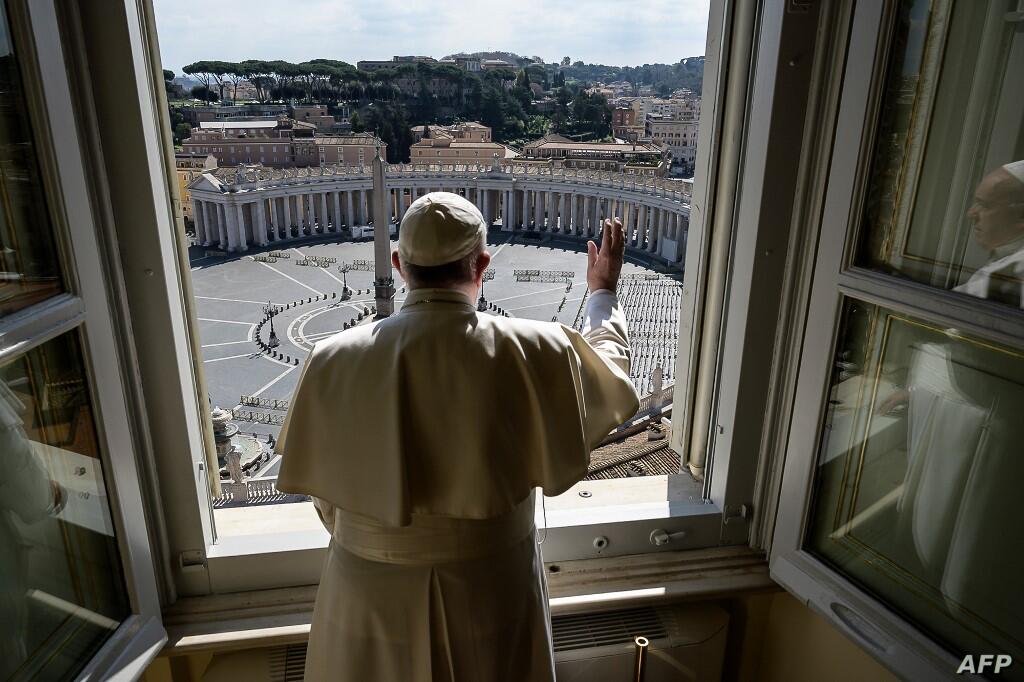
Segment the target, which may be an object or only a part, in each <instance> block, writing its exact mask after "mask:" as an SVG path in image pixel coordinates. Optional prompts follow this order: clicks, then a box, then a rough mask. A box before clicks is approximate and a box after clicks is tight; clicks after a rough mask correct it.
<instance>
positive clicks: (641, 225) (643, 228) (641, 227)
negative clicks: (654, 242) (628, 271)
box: [633, 204, 647, 248]
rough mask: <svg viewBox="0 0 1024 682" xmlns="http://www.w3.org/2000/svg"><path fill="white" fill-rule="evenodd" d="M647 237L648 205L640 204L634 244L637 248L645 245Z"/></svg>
mask: <svg viewBox="0 0 1024 682" xmlns="http://www.w3.org/2000/svg"><path fill="white" fill-rule="evenodd" d="M646 238H647V206H645V205H644V204H640V206H639V208H637V212H636V236H635V237H634V239H633V246H636V247H637V248H639V247H642V246H643V245H644V239H646Z"/></svg>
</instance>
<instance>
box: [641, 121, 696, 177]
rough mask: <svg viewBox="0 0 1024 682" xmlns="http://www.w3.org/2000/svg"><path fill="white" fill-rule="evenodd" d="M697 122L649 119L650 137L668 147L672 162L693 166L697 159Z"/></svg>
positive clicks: (648, 132) (648, 130)
mask: <svg viewBox="0 0 1024 682" xmlns="http://www.w3.org/2000/svg"><path fill="white" fill-rule="evenodd" d="M698 125H699V124H698V123H697V121H676V120H671V119H663V118H660V117H658V116H648V117H647V128H646V132H647V135H648V137H649V138H650V139H651V140H653V141H654V142H657V143H659V144H662V145H664V146H666V147H668V150H669V152H671V154H672V161H674V162H676V163H681V164H683V165H684V166H690V167H692V166H693V163H694V161H695V160H696V158H697V127H698Z"/></svg>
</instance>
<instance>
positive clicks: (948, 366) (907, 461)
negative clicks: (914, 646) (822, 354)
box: [807, 301, 1024, 679]
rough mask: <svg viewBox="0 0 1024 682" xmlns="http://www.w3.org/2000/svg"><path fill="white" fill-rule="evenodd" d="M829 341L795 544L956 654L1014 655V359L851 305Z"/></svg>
mask: <svg viewBox="0 0 1024 682" xmlns="http://www.w3.org/2000/svg"><path fill="white" fill-rule="evenodd" d="M839 339H840V341H839V346H838V352H837V353H836V358H835V367H834V374H833V378H832V388H831V393H830V395H829V398H830V399H829V408H828V416H827V422H826V424H825V426H824V431H823V434H824V435H823V441H822V446H821V452H820V461H819V463H818V472H817V483H816V491H815V499H814V506H813V510H814V511H813V516H812V519H811V523H810V525H809V531H808V533H809V534H808V537H807V544H808V545H809V549H810V550H811V551H812V552H814V553H816V554H818V555H819V556H821V557H823V558H824V559H825V560H826V561H828V562H830V563H832V564H833V565H835V566H836V567H837V568H838V569H839V570H840V571H842V572H843V573H844V574H846V575H847V576H849V577H850V578H852V579H853V580H854V581H856V582H858V583H860V584H861V585H862V586H863V587H865V588H866V589H868V590H869V591H871V592H874V593H875V594H876V595H878V596H879V597H880V598H881V599H882V600H883V601H885V602H886V603H887V604H889V605H890V606H892V607H893V608H894V609H896V610H898V611H901V612H902V613H903V614H904V615H905V616H907V617H909V618H910V619H912V620H914V621H916V622H917V624H918V625H919V626H920V627H921V628H923V629H925V630H927V631H930V632H932V633H933V635H935V636H936V637H937V638H938V639H939V640H941V641H944V642H946V643H947V644H948V645H949V646H950V647H951V648H953V649H954V650H955V651H956V652H958V653H960V654H964V653H968V652H973V653H978V652H985V653H989V652H992V653H1007V654H1011V655H1013V656H1014V657H1015V658H1018V660H1019V659H1020V657H1022V656H1024V646H1022V641H1021V636H1022V633H1024V590H1021V589H1020V565H1021V563H1020V562H1021V560H1022V558H1024V556H1022V555H1024V526H1022V525H1021V524H1020V522H1019V520H1018V519H1017V514H1018V512H1019V511H1020V509H1019V506H1018V504H1017V502H1018V497H1019V494H1020V492H1019V490H1020V484H1021V482H1022V481H1024V458H1022V457H1021V446H1020V444H1021V443H1022V442H1024V419H1021V414H1022V413H1024V355H1022V353H1021V351H1020V350H1019V349H1012V348H1006V347H1003V346H999V345H997V344H994V343H991V342H989V341H984V340H981V339H977V338H973V337H968V336H965V335H963V334H961V333H959V332H958V331H957V330H955V329H943V328H940V327H937V326H934V325H932V324H929V323H927V322H924V321H921V320H918V319H915V318H912V317H907V316H904V315H902V314H898V313H895V312H892V311H890V310H886V309H884V308H880V307H876V306H873V305H868V304H866V303H861V302H858V301H848V302H847V306H846V310H845V314H844V318H843V325H842V328H841V330H840V336H839ZM1022 670H1024V669H1022ZM1019 672H1020V671H1018V674H1019ZM1004 675H1006V672H1005V671H1004ZM1009 677H1012V674H1011V675H1009V676H1008V678H1009ZM1017 679H1020V678H1017Z"/></svg>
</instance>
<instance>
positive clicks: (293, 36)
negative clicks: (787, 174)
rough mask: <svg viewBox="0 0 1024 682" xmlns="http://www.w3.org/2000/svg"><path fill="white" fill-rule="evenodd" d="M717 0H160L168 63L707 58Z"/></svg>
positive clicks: (617, 62) (615, 62)
mask: <svg viewBox="0 0 1024 682" xmlns="http://www.w3.org/2000/svg"><path fill="white" fill-rule="evenodd" d="M708 2H709V0H636V1H634V2H623V1H622V0H582V1H580V0H544V1H541V0H521V1H520V2H490V1H489V0H441V1H440V2H433V3H431V2H423V1H422V0H373V1H372V2H367V1H366V0H360V1H358V2H357V1H354V0H290V1H283V0H218V2H213V3H211V2H209V0H154V5H155V7H156V22H157V32H158V34H159V40H160V54H161V57H162V60H163V65H164V68H165V69H171V70H172V71H174V72H175V74H176V75H181V67H182V66H184V65H185V64H189V63H191V62H194V61H198V60H201V59H219V60H223V61H242V60H244V59H266V60H274V59H283V60H286V61H291V62H301V61H306V60H309V59H316V58H323V59H338V60H341V61H345V62H349V63H350V64H355V63H356V62H357V61H359V60H360V59H390V58H391V57H392V56H393V55H408V54H417V55H427V56H431V57H434V58H437V59H440V58H441V57H444V56H445V55H448V54H452V53H455V52H478V51H484V50H506V51H509V52H515V53H517V54H520V55H523V56H527V57H532V56H539V57H542V58H543V59H544V61H546V62H557V61H559V60H561V59H562V57H566V56H568V57H570V58H571V59H572V61H574V62H575V61H577V60H582V61H584V62H586V63H594V64H606V65H611V66H637V65H641V64H653V63H659V62H660V63H666V64H667V63H673V62H677V61H679V60H680V59H682V58H684V57H694V56H698V55H702V54H704V47H705V38H706V34H707V20H708Z"/></svg>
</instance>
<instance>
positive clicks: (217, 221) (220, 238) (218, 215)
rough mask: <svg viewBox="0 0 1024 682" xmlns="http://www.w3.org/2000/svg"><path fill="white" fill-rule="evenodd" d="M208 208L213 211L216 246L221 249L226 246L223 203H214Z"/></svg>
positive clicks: (225, 222)
mask: <svg viewBox="0 0 1024 682" xmlns="http://www.w3.org/2000/svg"><path fill="white" fill-rule="evenodd" d="M210 210H211V211H212V212H213V222H214V225H216V235H217V246H218V247H220V248H221V249H226V248H227V220H226V217H225V216H224V206H223V204H217V203H214V204H213V205H212V206H211V207H210Z"/></svg>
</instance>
